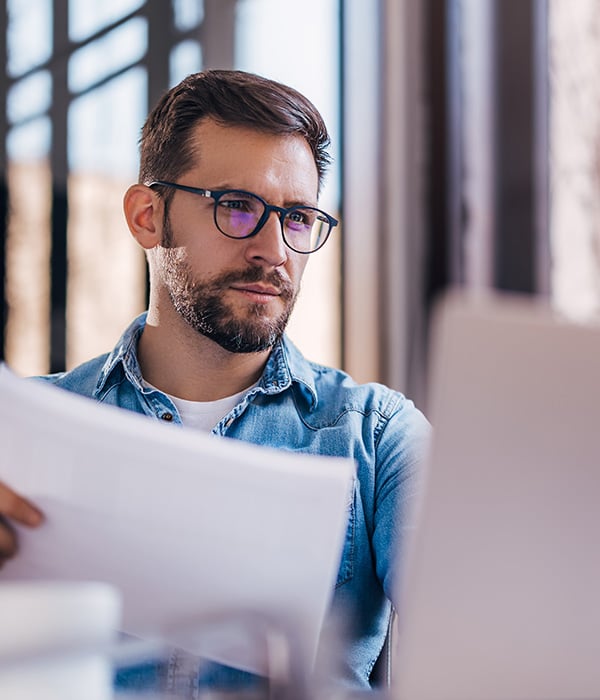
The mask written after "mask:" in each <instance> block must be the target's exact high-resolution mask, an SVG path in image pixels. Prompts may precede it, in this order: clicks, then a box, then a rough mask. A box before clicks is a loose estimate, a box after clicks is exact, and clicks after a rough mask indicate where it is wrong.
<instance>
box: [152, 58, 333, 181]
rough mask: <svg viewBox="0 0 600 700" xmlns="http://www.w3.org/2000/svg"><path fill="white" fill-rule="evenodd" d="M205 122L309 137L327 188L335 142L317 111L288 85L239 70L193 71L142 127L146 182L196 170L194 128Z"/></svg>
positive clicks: (174, 176) (172, 178) (320, 178)
mask: <svg viewBox="0 0 600 700" xmlns="http://www.w3.org/2000/svg"><path fill="white" fill-rule="evenodd" d="M205 118H211V119H214V120H215V121H216V122H218V123H219V124H223V125H225V126H242V127H249V128H251V129H256V130H257V131H261V132H263V133H267V134H274V135H297V136H301V137H303V138H304V139H305V140H306V142H307V143H308V145H309V147H310V149H311V151H312V154H313V156H314V159H315V165H316V166H317V173H318V177H319V187H321V185H322V183H323V177H324V175H325V171H326V169H327V166H328V165H329V163H330V157H329V154H328V151H327V149H328V147H329V145H330V138H329V134H328V133H327V128H326V126H325V122H324V121H323V118H322V117H321V115H320V114H319V112H318V110H317V109H316V107H315V106H314V105H313V104H312V102H310V100H308V99H307V98H306V97H305V96H304V95H302V94H301V93H299V92H298V91H297V90H294V89H293V88H291V87H288V86H287V85H283V84H282V83H278V82H276V81H274V80H269V79H267V78H264V77H262V76H259V75H256V74H254V73H247V72H244V71H234V70H209V71H203V72H201V73H193V74H192V75H189V76H188V77H187V78H185V79H184V80H182V81H181V82H180V83H179V84H178V85H176V86H175V87H173V88H171V89H170V90H169V91H168V92H166V93H165V94H164V95H163V96H162V97H161V99H160V100H159V102H158V104H157V105H156V106H155V107H154V109H153V110H152V111H151V112H150V114H149V116H148V118H147V120H146V123H145V124H144V126H143V129H142V135H141V139H140V173H139V177H140V182H143V183H147V182H150V181H152V180H176V179H177V178H178V177H179V175H181V174H182V173H184V172H186V171H187V170H189V169H190V168H192V167H193V166H194V160H195V157H197V154H196V153H195V152H194V149H193V148H192V145H191V144H192V139H191V135H192V130H193V129H194V127H195V126H196V125H197V124H198V123H199V122H200V121H201V120H202V119H205Z"/></svg>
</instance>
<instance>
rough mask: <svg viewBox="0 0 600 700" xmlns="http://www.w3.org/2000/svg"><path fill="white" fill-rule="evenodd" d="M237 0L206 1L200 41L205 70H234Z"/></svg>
mask: <svg viewBox="0 0 600 700" xmlns="http://www.w3.org/2000/svg"><path fill="white" fill-rule="evenodd" d="M236 4H237V0H204V21H203V22H202V27H201V32H200V39H201V41H202V52H203V56H204V67H205V68H233V67H234V62H235V7H236Z"/></svg>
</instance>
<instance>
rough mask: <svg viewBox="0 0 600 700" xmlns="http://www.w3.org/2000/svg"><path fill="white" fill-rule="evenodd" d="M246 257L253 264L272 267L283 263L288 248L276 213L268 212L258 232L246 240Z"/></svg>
mask: <svg viewBox="0 0 600 700" xmlns="http://www.w3.org/2000/svg"><path fill="white" fill-rule="evenodd" d="M246 256H247V257H248V259H250V260H253V261H254V262H257V261H262V262H263V264H264V263H266V264H268V265H270V266H272V267H278V266H279V265H283V264H284V263H285V261H286V260H287V257H288V248H287V246H286V244H285V242H284V240H283V233H282V230H281V221H280V219H279V214H278V213H277V212H276V211H270V212H269V216H268V217H267V220H266V221H265V223H264V225H263V227H262V228H261V229H260V230H259V232H258V233H256V234H255V235H254V236H252V237H251V238H248V239H247V246H246Z"/></svg>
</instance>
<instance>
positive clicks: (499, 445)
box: [393, 297, 600, 700]
mask: <svg viewBox="0 0 600 700" xmlns="http://www.w3.org/2000/svg"><path fill="white" fill-rule="evenodd" d="M431 370H432V371H431V374H430V378H431V392H430V401H429V417H430V419H431V420H432V423H433V426H434V439H433V446H432V451H431V455H430V463H429V469H428V471H427V473H426V483H425V488H424V491H423V498H422V501H421V503H420V504H419V508H418V513H417V524H418V525H417V529H416V534H415V538H414V540H413V542H412V543H411V548H410V556H409V561H408V566H407V572H408V573H407V576H406V578H405V580H404V581H403V586H402V588H403V590H402V593H401V600H402V605H401V609H400V612H399V630H400V631H399V635H398V649H397V658H396V660H395V674H394V691H393V696H394V697H395V698H402V700H404V699H406V700H566V699H567V698H569V699H570V700H574V699H577V698H579V699H584V698H586V699H588V698H596V699H597V698H600V327H595V328H591V327H583V326H578V325H574V324H569V323H566V322H561V321H559V320H557V319H556V317H554V316H553V315H552V314H551V313H550V312H549V311H548V310H544V309H543V308H541V307H540V306H539V305H537V304H534V303H530V302H525V301H523V300H520V299H514V298H496V297H494V298H487V299H479V300H471V301H468V300H466V299H464V298H460V297H450V298H448V299H446V300H445V302H444V303H443V304H442V305H441V307H440V309H439V310H438V315H437V317H436V321H435V326H434V335H433V345H432V364H431Z"/></svg>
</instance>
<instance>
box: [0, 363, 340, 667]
mask: <svg viewBox="0 0 600 700" xmlns="http://www.w3.org/2000/svg"><path fill="white" fill-rule="evenodd" d="M353 473H354V464H353V462H352V461H351V460H346V459H338V458H331V457H316V456H307V455H301V454H296V453H292V452H287V451H280V450H272V449H267V448H261V447H257V446H254V445H250V444H247V443H242V442H239V441H236V440H230V439H226V438H215V437H214V436H210V435H207V434H203V433H199V432H197V431H193V430H190V429H186V428H178V427H175V426H173V425H168V424H166V425H165V424H162V423H160V422H158V421H154V420H150V419H148V418H147V417H144V416H139V415H137V414H134V413H131V412H129V411H124V410H121V409H117V408H113V407H109V406H103V405H99V404H97V403H95V402H94V401H91V400H89V399H86V398H83V397H79V396H76V395H73V394H70V393H68V392H66V391H64V390H61V389H57V388H56V387H53V386H48V385H44V384H42V383H40V382H35V381H25V380H22V379H19V378H17V377H15V376H14V375H13V374H12V373H11V372H10V371H9V370H8V369H7V368H6V366H4V365H2V366H0V481H3V482H5V483H6V484H8V485H10V486H11V487H12V488H14V489H15V490H17V491H18V492H20V493H22V494H23V495H25V496H27V497H29V498H30V499H31V500H32V501H33V502H35V503H36V504H37V505H38V506H39V507H40V508H41V509H42V510H43V511H44V513H45V515H46V520H45V523H44V524H43V525H42V526H41V527H40V528H38V529H35V530H29V529H27V528H19V537H20V553H19V555H18V556H17V557H16V558H15V559H14V560H12V561H11V562H10V563H9V564H7V565H6V566H5V568H3V569H2V571H0V583H1V582H2V581H8V580H22V579H25V580H35V579H61V580H99V581H107V582H110V583H112V584H113V585H115V586H117V588H118V589H119V590H120V591H121V593H122V595H123V605H124V607H123V631H125V632H128V633H130V634H134V635H136V636H140V637H144V638H150V639H158V640H161V641H164V642H167V643H169V644H173V645H176V646H181V647H182V648H184V649H186V650H187V651H190V652H192V653H198V652H199V651H201V649H199V648H195V647H196V645H198V644H200V642H199V641H198V640H195V638H194V636H193V635H190V634H189V632H190V631H191V630H192V629H193V627H194V623H195V621H197V620H200V619H202V618H204V617H207V616H208V617H211V618H214V617H215V616H219V615H220V614H232V613H235V612H236V611H250V612H252V613H256V614H260V615H265V616H266V617H267V618H271V619H276V620H279V621H280V622H281V624H282V625H283V626H284V628H286V629H292V630H293V631H294V633H295V634H296V635H297V637H296V642H297V643H298V645H299V650H300V652H301V653H302V654H303V655H304V657H305V658H306V659H307V660H310V659H312V658H314V654H315V651H316V646H317V642H318V636H319V632H320V628H321V625H322V622H323V619H324V615H325V612H326V610H327V606H328V604H329V602H330V598H331V594H332V591H333V587H334V584H335V576H336V572H337V568H338V565H339V559H340V554H341V550H342V543H343V538H344V534H345V529H346V525H347V511H348V502H349V498H350V492H351V484H352V480H353ZM234 617H235V615H234ZM260 649H261V647H260V644H254V645H250V646H249V647H248V646H247V647H245V648H240V649H238V650H229V651H228V652H227V653H226V654H225V656H223V654H222V652H220V651H219V652H217V653H216V656H217V657H219V658H221V660H223V661H227V662H229V663H232V664H233V665H238V666H239V667H241V668H246V669H248V670H254V671H257V672H261V673H265V672H266V668H265V663H266V662H265V658H264V654H263V653H262V651H260ZM202 651H204V652H206V649H205V648H203V649H202Z"/></svg>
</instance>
